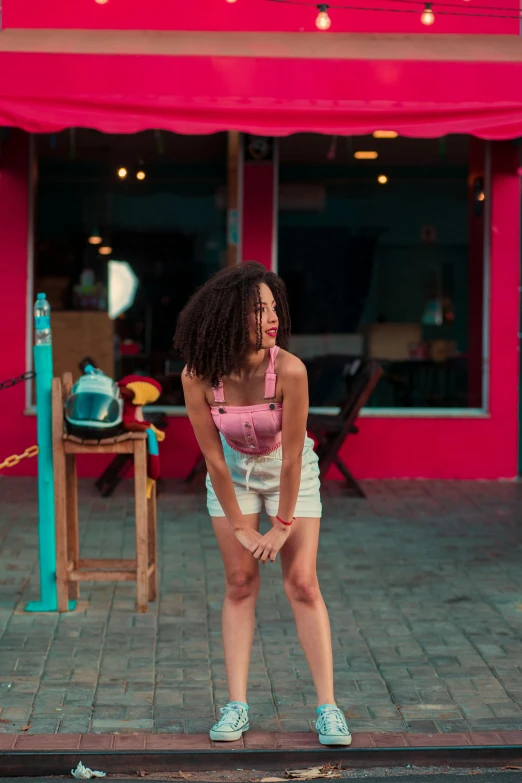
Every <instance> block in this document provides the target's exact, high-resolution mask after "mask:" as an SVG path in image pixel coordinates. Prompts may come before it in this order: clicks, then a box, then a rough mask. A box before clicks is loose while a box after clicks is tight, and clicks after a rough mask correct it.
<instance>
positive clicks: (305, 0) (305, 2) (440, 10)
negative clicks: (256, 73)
mask: <svg viewBox="0 0 522 783" xmlns="http://www.w3.org/2000/svg"><path fill="white" fill-rule="evenodd" d="M265 2H267V3H280V4H282V5H297V6H302V7H303V8H305V7H307V6H310V7H311V6H315V7H316V8H317V5H316V3H314V2H313V0H265ZM376 2H377V0H376ZM388 2H399V3H400V4H401V5H403V4H404V5H410V4H411V6H412V7H411V8H404V7H401V8H392V7H390V6H388V7H387V8H383V7H382V6H380V7H379V6H371V7H370V6H361V5H357V4H355V3H354V4H353V5H348V4H346V5H345V4H342V3H339V4H337V3H329V5H328V8H330V9H331V8H339V9H342V10H344V11H361V12H366V13H385V14H390V13H395V14H416V13H418V9H419V2H418V0H388ZM444 9H460V10H444ZM513 10H514V9H513V8H498V7H495V6H481V7H480V12H479V13H477V12H476V11H474V10H473V9H471V8H469V7H467V6H466V7H464V6H463V5H462V2H459V3H444V2H438V0H437V14H439V15H441V16H461V17H466V18H467V19H471V18H482V19H521V18H522V14H521V13H520V12H518V13H513ZM482 11H495V13H482ZM499 11H502V12H505V13H498V12H499ZM432 13H433V10H432ZM433 18H435V15H434V14H433Z"/></svg>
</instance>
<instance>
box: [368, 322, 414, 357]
mask: <svg viewBox="0 0 522 783" xmlns="http://www.w3.org/2000/svg"><path fill="white" fill-rule="evenodd" d="M365 337H366V350H365V354H366V356H367V357H368V358H369V359H387V360H388V361H406V360H408V359H409V358H410V355H411V345H412V344H415V343H420V342H421V341H422V325H421V324H420V323H419V324H394V323H382V324H381V323H378V324H371V325H370V326H368V327H367V328H366V330H365Z"/></svg>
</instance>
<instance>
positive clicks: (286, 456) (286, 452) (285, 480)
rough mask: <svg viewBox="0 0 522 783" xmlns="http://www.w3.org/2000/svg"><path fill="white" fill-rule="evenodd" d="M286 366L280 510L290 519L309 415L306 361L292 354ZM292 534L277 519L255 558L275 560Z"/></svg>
mask: <svg viewBox="0 0 522 783" xmlns="http://www.w3.org/2000/svg"><path fill="white" fill-rule="evenodd" d="M285 364H286V366H285V367H284V368H283V370H282V371H280V372H279V378H280V381H281V384H282V390H283V400H284V401H283V432H282V451H283V462H282V466H281V479H280V491H279V509H278V512H277V516H278V517H281V519H283V520H284V521H285V522H290V521H291V520H292V519H293V516H294V513H295V506H296V503H297V496H298V494H299V485H300V482H301V465H302V461H303V446H304V439H305V433H306V420H307V417H308V380H307V375H306V368H305V366H304V364H303V363H302V362H301V361H300V359H297V357H295V356H289V357H288V359H287V362H286V363H285ZM289 534H290V528H289V527H288V526H286V525H282V524H281V523H279V522H276V524H275V525H274V527H273V528H272V530H270V531H269V532H268V533H266V534H265V535H264V536H263V537H262V538H261V540H260V541H259V543H258V546H257V548H256V550H255V552H254V557H255V558H257V559H260V560H262V561H263V562H266V561H267V560H272V561H273V560H275V558H276V555H277V553H278V551H279V550H280V549H281V547H282V546H283V545H284V543H285V541H286V540H287V538H288V535H289Z"/></svg>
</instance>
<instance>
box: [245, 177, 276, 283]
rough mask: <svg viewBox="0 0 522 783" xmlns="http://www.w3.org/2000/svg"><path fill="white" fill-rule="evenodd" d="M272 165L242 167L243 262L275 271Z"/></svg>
mask: <svg viewBox="0 0 522 783" xmlns="http://www.w3.org/2000/svg"><path fill="white" fill-rule="evenodd" d="M275 176H276V169H275V167H274V166H273V165H272V164H270V163H246V164H245V166H244V167H243V231H242V248H243V249H242V253H243V259H242V260H243V261H259V263H260V264H263V265H264V266H266V268H267V269H272V268H273V252H274V241H273V239H274V228H275V227H274V217H275V216H274V177H275Z"/></svg>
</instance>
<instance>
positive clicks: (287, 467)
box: [277, 356, 308, 522]
mask: <svg viewBox="0 0 522 783" xmlns="http://www.w3.org/2000/svg"><path fill="white" fill-rule="evenodd" d="M281 381H282V386H283V397H284V405H283V432H282V447H283V449H282V450H283V464H282V467H281V490H280V496H279V511H278V512H277V515H278V516H279V517H281V519H284V520H285V522H290V520H291V519H293V516H294V513H295V505H296V503H297V496H298V494H299V484H300V481H301V465H302V461H303V446H304V439H305V434H306V421H307V418H308V379H307V375H306V367H305V366H304V364H303V363H302V362H301V361H300V360H299V359H297V358H296V357H294V356H292V362H291V363H289V366H288V369H287V370H286V371H285V372H284V373H283V374H282V377H281Z"/></svg>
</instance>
